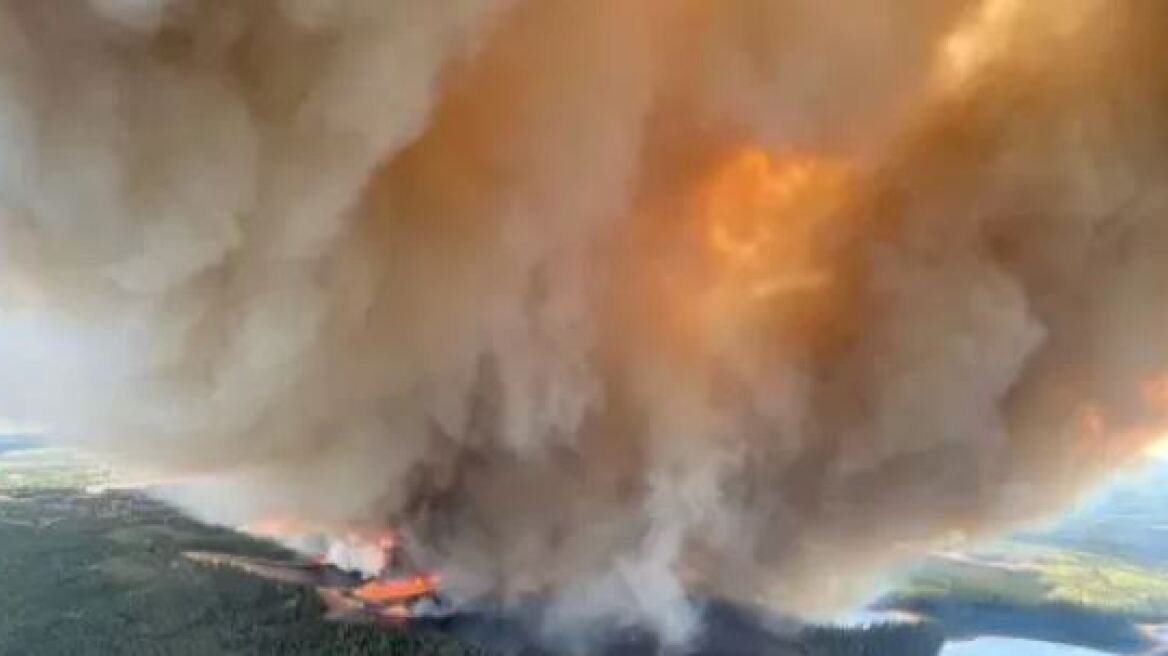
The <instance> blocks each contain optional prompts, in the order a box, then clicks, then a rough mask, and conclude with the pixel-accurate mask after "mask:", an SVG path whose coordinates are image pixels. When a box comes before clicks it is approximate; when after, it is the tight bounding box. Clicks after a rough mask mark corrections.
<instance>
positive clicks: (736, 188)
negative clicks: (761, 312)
mask: <svg viewBox="0 0 1168 656" xmlns="http://www.w3.org/2000/svg"><path fill="white" fill-rule="evenodd" d="M848 178H849V172H848V168H847V167H846V166H845V165H843V164H842V163H840V162H837V161H833V160H829V159H825V158H816V157H810V156H794V157H787V158H775V157H772V156H771V155H770V154H769V153H767V152H766V151H765V150H762V149H759V148H754V147H748V148H745V149H743V150H742V151H741V152H739V153H738V154H737V155H735V156H734V157H732V158H731V159H730V160H729V162H728V164H726V165H725V166H724V167H723V168H722V169H721V170H719V171H718V172H717V173H716V174H715V175H714V176H713V177H712V178H711V179H710V180H709V182H708V183H707V184H706V185H705V186H704V188H703V189H702V190H701V192H700V194H699V202H698V206H699V210H698V212H699V217H700V218H699V220H700V221H701V223H702V232H703V233H704V239H705V243H706V245H707V247H708V249H709V252H710V254H711V255H712V256H713V257H714V258H715V259H716V260H717V262H718V264H719V266H720V269H721V276H722V278H723V279H725V280H726V282H727V283H728V284H732V285H735V286H736V287H737V288H738V289H739V290H740V291H742V292H744V293H745V294H746V295H747V296H749V297H754V298H766V297H770V296H774V295H776V294H781V293H783V292H784V291H794V290H800V289H808V288H816V287H821V286H823V285H825V284H827V282H828V278H829V276H828V273H827V272H826V271H825V270H824V268H822V267H820V266H817V265H816V263H815V262H814V256H813V253H811V252H810V249H809V248H808V246H809V242H811V241H812V239H813V232H814V231H815V230H816V229H817V228H818V227H820V224H821V223H822V222H823V221H825V220H827V219H828V218H829V215H830V213H831V210H832V209H835V208H836V206H838V204H839V203H840V201H841V199H842V198H843V196H844V192H845V191H846V187H847V182H848Z"/></svg>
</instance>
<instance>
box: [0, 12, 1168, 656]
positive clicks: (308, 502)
mask: <svg viewBox="0 0 1168 656" xmlns="http://www.w3.org/2000/svg"><path fill="white" fill-rule="evenodd" d="M1166 27H1168V7H1165V6H1162V5H1161V3H1153V2H1140V1H1138V0H1111V1H1104V0H1029V1H1025V0H984V1H978V2H974V1H968V0H943V1H938V0H902V1H900V2H888V1H886V0H855V1H853V2H848V3H823V2H818V1H814V0H780V1H777V2H757V1H753V0H722V1H719V2H714V1H712V0H633V1H624V2H579V1H577V0H540V1H536V0H451V1H448V2H432V1H429V0H396V1H394V2H386V1H385V0H252V1H250V2H214V1H211V0H169V1H164V0H88V2H81V1H78V2H69V3H63V2H42V1H38V0H0V414H3V415H6V416H12V417H15V418H18V419H20V420H25V421H35V422H45V423H47V424H49V425H51V426H53V428H54V433H55V434H58V435H59V436H60V437H61V439H64V440H68V441H72V442H75V443H77V444H81V445H84V446H86V447H88V448H91V449H96V450H99V451H102V452H105V453H108V454H111V455H113V456H117V457H119V458H122V459H125V460H126V461H128V462H133V463H139V464H145V465H149V466H153V467H156V468H159V469H162V470H166V471H171V472H174V473H176V474H181V475H190V476H191V479H190V480H191V483H190V484H189V485H186V486H184V487H183V489H181V490H176V491H175V492H174V494H175V495H176V498H178V499H180V500H181V501H182V503H184V504H185V505H187V506H188V507H190V508H191V509H193V510H194V511H196V512H198V513H200V514H201V515H202V516H205V517H208V518H211V519H213V520H216V521H220V522H225V523H237V524H238V523H245V522H249V521H255V520H257V519H262V518H269V517H295V518H297V519H299V520H303V521H306V522H313V523H319V524H321V525H334V526H345V525H353V524H361V525H380V524H393V525H395V526H398V527H401V529H402V530H403V531H405V532H406V533H407V534H408V535H409V536H410V537H411V539H412V540H413V541H416V542H417V543H418V544H419V545H421V546H422V547H423V552H424V553H425V555H426V558H428V559H430V560H431V561H432V564H433V565H435V566H436V567H438V568H439V570H441V571H442V572H443V573H444V575H446V577H447V579H448V580H449V581H450V582H451V586H452V589H454V590H456V591H462V592H464V593H465V594H468V595H469V594H473V593H476V592H480V591H485V590H490V591H493V592H496V593H501V594H503V595H508V594H519V593H522V592H525V591H530V590H548V591H551V593H552V594H553V596H554V597H555V599H557V600H558V603H559V605H557V608H562V613H560V614H559V615H556V616H562V617H563V618H564V619H565V621H566V622H572V621H574V620H580V619H584V620H589V619H605V618H609V617H620V618H623V619H626V620H628V619H631V620H638V621H640V620H643V621H646V622H649V623H651V624H652V625H653V626H655V627H656V628H657V629H659V630H660V631H662V632H663V633H664V634H665V635H666V636H667V637H670V638H673V639H682V638H684V637H685V635H686V633H687V631H688V630H689V624H688V617H689V615H688V611H687V606H686V604H685V601H684V597H685V594H686V591H687V590H694V589H702V590H709V591H712V592H714V593H719V594H728V595H730V596H733V597H737V598H754V597H756V596H761V597H763V598H765V599H767V600H770V601H771V602H773V603H776V604H779V605H781V606H783V607H784V608H788V609H795V610H801V609H807V608H813V607H817V606H818V605H819V604H822V603H834V602H838V601H839V600H841V599H846V598H847V597H848V595H850V594H853V593H855V592H856V589H857V587H859V586H861V585H862V581H863V575H864V574H867V573H870V572H873V571H876V570H877V569H878V568H879V567H880V566H881V565H883V564H887V563H888V562H889V561H891V560H892V559H894V558H897V557H900V556H901V555H903V554H904V553H908V552H911V551H912V550H913V549H920V548H924V547H925V546H927V545H928V544H929V543H930V541H932V540H935V539H938V538H939V537H943V536H945V535H946V534H949V533H951V532H953V531H963V532H979V531H988V530H993V529H994V528H996V527H1002V526H1007V525H1009V524H1010V523H1011V522H1016V521H1020V520H1024V519H1027V518H1030V517H1033V516H1035V515H1036V514H1041V513H1045V512H1049V511H1051V510H1052V509H1054V508H1057V507H1058V505H1059V503H1061V502H1063V501H1065V500H1066V499H1067V498H1069V497H1070V496H1071V495H1073V494H1074V493H1075V492H1076V491H1077V490H1079V489H1081V488H1082V487H1083V486H1084V485H1086V484H1088V483H1090V482H1091V481H1092V480H1093V479H1094V478H1095V477H1096V476H1098V475H1100V474H1102V473H1103V472H1105V471H1107V470H1108V469H1110V468H1112V467H1115V466H1117V465H1119V464H1122V463H1124V462H1125V461H1127V460H1128V459H1129V458H1131V457H1132V456H1133V455H1134V454H1137V453H1139V452H1140V451H1141V450H1142V449H1143V447H1144V446H1145V444H1146V442H1147V441H1148V440H1149V439H1151V437H1152V431H1151V430H1150V427H1152V426H1154V424H1155V423H1156V422H1157V421H1158V420H1159V419H1160V418H1161V417H1160V412H1161V411H1162V410H1163V409H1164V406H1165V403H1164V402H1165V400H1166V399H1165V396H1166V395H1165V394H1164V393H1163V392H1164V385H1163V384H1156V383H1155V381H1157V380H1159V378H1160V377H1161V376H1163V375H1164V374H1165V372H1168V340H1165V339H1164V338H1163V336H1164V335H1165V334H1166V329H1168V305H1166V304H1164V303H1163V300H1164V299H1165V298H1166V294H1165V292H1168V257H1165V256H1166V255H1168V220H1165V218H1166V216H1165V211H1166V209H1168V194H1166V193H1165V190H1166V187H1165V184H1164V181H1163V174H1164V171H1165V166H1166V165H1168V161H1166V159H1168V150H1166V148H1165V146H1166V145H1168V140H1166V138H1168V121H1166V120H1165V119H1166V118H1168V63H1165V62H1168V59H1165V57H1164V56H1163V55H1164V54H1165V53H1164V52H1163V45H1162V44H1161V40H1162V38H1161V35H1162V34H1163V30H1164V29H1165V28H1166Z"/></svg>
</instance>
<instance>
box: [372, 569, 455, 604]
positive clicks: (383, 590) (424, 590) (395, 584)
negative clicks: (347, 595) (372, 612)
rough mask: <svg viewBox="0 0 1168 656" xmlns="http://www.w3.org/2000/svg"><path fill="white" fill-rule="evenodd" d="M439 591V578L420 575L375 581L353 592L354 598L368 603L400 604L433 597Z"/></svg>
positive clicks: (430, 575)
mask: <svg viewBox="0 0 1168 656" xmlns="http://www.w3.org/2000/svg"><path fill="white" fill-rule="evenodd" d="M437 590H438V577H437V576H435V575H433V574H420V575H417V576H411V577H408V578H401V579H373V580H371V581H369V582H367V583H365V584H363V585H361V586H360V587H358V588H356V589H355V590H353V596H354V597H356V598H358V599H360V600H362V601H365V602H367V603H375V604H400V603H403V602H409V601H413V600H415V599H418V598H420V597H425V596H427V595H432V594H434V593H436V592H437Z"/></svg>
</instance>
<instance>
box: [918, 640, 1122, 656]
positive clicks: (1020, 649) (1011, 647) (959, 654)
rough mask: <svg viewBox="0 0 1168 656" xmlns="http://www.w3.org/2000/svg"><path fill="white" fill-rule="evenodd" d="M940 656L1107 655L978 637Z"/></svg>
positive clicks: (1058, 646) (947, 647)
mask: <svg viewBox="0 0 1168 656" xmlns="http://www.w3.org/2000/svg"><path fill="white" fill-rule="evenodd" d="M941 656H1108V654H1107V653H1106V652H1102V651H1094V650H1092V649H1083V648H1082V647H1068V646H1066V645H1056V644H1052V643H1049V642H1034V641H1032V640H1015V639H1012V638H978V639H977V640H969V641H966V642H953V643H950V644H949V645H948V646H946V647H945V650H944V651H942V652H941Z"/></svg>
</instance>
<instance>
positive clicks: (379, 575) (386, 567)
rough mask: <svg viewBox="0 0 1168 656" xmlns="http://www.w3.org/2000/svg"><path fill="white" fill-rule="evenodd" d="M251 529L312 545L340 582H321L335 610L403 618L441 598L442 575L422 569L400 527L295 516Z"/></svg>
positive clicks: (312, 553) (303, 547)
mask: <svg viewBox="0 0 1168 656" xmlns="http://www.w3.org/2000/svg"><path fill="white" fill-rule="evenodd" d="M246 530H247V531H248V532H251V533H253V534H256V535H262V536H264V537H267V538H270V539H275V540H278V541H280V542H282V543H284V544H286V545H288V546H290V547H292V548H294V549H296V550H298V551H302V552H304V551H308V554H307V555H308V557H309V559H310V560H311V561H312V562H313V563H315V564H316V566H318V567H320V568H322V569H324V570H327V571H335V572H337V573H338V574H340V576H336V577H333V578H334V580H335V582H334V583H331V584H328V585H323V586H319V588H318V591H319V592H320V596H321V598H322V599H323V600H324V601H325V603H326V605H328V606H329V607H330V608H332V609H334V610H338V609H340V610H344V611H346V612H354V611H356V612H363V613H367V614H372V615H374V616H376V617H380V618H384V619H390V620H401V619H406V618H409V617H413V615H414V607H415V606H416V605H417V604H418V603H419V602H421V601H423V600H437V599H438V586H439V578H438V576H437V575H436V574H434V573H432V572H427V571H423V570H421V569H419V568H418V567H417V566H416V565H415V564H414V563H413V562H412V560H411V559H410V558H409V556H408V555H407V554H406V552H405V549H404V545H403V544H402V541H401V540H400V539H399V537H398V536H397V534H396V533H395V532H394V531H391V530H388V529H369V528H362V527H358V528H353V527H349V528H346V529H343V530H334V529H328V530H326V529H323V528H322V527H313V526H312V525H311V524H309V523H306V522H303V521H299V520H296V519H294V518H285V517H280V518H277V517H272V518H267V519H264V520H261V521H257V522H254V523H252V524H250V525H248V526H247V527H246Z"/></svg>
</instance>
